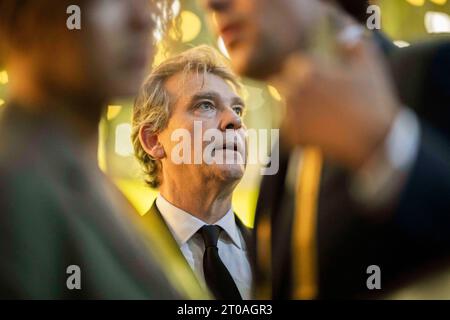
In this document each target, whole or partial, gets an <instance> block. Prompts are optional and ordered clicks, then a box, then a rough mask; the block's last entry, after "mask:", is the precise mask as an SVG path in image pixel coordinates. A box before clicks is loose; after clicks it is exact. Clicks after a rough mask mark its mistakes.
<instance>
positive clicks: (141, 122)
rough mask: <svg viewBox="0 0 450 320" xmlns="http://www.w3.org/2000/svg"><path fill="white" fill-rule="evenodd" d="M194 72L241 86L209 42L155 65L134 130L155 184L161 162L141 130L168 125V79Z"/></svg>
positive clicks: (138, 151)
mask: <svg viewBox="0 0 450 320" xmlns="http://www.w3.org/2000/svg"><path fill="white" fill-rule="evenodd" d="M192 72H193V73H196V74H203V75H205V74H206V73H211V74H214V75H217V76H219V77H221V78H222V79H224V80H227V81H230V82H231V83H232V84H233V85H234V86H235V87H236V88H237V89H239V88H240V87H241V85H240V83H239V81H238V79H237V77H236V76H235V75H234V74H233V72H232V71H231V69H230V67H229V65H228V63H227V61H226V60H225V59H224V58H223V57H222V56H221V55H220V54H219V53H218V52H217V50H215V49H213V48H211V47H209V46H206V45H202V46H198V47H195V48H192V49H189V50H187V51H184V52H183V53H181V54H178V55H176V56H174V57H172V58H169V59H167V60H165V61H164V62H162V63H161V64H160V65H159V66H157V67H155V68H154V69H153V71H152V72H151V74H150V75H149V76H148V77H147V79H146V80H145V82H144V84H143V85H142V87H141V89H140V91H139V94H138V97H137V98H136V101H135V104H134V108H133V120H132V127H133V128H132V134H131V139H132V142H133V146H134V151H135V156H136V158H137V160H138V161H139V162H140V164H141V166H142V168H143V170H144V175H145V181H146V183H147V184H148V185H149V186H150V187H152V188H157V187H159V186H160V185H161V182H162V181H161V177H160V173H161V169H162V164H161V161H160V160H157V159H153V158H152V157H151V156H150V155H149V154H148V153H147V152H146V151H145V150H144V148H143V147H142V145H141V142H140V140H139V131H140V130H141V128H143V127H145V129H144V130H146V131H147V132H148V133H150V134H158V133H160V132H161V131H162V130H164V129H165V128H166V126H167V124H168V122H169V118H170V98H169V94H168V92H167V90H166V88H165V82H166V81H167V80H168V79H169V78H170V77H172V76H174V75H176V74H178V73H182V74H183V75H184V76H183V79H186V76H187V75H188V74H189V73H192ZM183 81H184V80H183Z"/></svg>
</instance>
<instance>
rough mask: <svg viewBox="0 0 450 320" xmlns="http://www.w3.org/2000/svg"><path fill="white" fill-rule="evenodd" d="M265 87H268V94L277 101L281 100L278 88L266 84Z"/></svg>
mask: <svg viewBox="0 0 450 320" xmlns="http://www.w3.org/2000/svg"><path fill="white" fill-rule="evenodd" d="M267 89H269V93H270V95H271V96H272V97H273V98H274V99H275V100H277V101H281V95H280V93H279V92H278V90H277V89H276V88H275V87H273V86H267Z"/></svg>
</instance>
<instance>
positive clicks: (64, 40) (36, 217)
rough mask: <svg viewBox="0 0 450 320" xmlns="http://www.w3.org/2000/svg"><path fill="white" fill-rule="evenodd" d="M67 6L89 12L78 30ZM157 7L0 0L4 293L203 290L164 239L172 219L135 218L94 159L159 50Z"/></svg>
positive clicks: (58, 295)
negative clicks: (113, 108) (101, 129)
mask: <svg viewBox="0 0 450 320" xmlns="http://www.w3.org/2000/svg"><path fill="white" fill-rule="evenodd" d="M152 4H153V5H154V3H152ZM74 5H77V6H78V7H74ZM69 6H70V7H71V8H72V9H71V10H73V11H72V12H73V14H74V15H75V16H72V18H73V19H76V12H77V11H78V10H77V8H78V9H79V10H80V11H81V12H82V16H81V17H80V16H78V18H81V24H80V25H79V26H80V27H81V30H80V29H75V30H69V24H68V23H67V24H66V22H68V21H66V19H68V18H69V17H70V15H68V14H66V11H67V10H68V7H69ZM69 11H70V10H69ZM80 11H78V13H80ZM111 13H115V14H114V15H113V16H111ZM152 16H153V17H156V16H162V15H161V14H160V13H158V12H157V7H156V6H154V7H151V6H150V5H149V2H148V1H145V0H133V1H97V0H86V1H65V0H63V1H35V0H27V1H13V0H2V1H0V36H1V37H0V39H1V41H0V43H1V45H2V51H1V53H2V59H3V61H4V62H5V65H6V70H7V71H8V74H9V79H10V83H9V98H8V102H7V105H6V106H5V107H4V108H3V110H1V118H0V135H1V137H2V138H1V139H0V252H1V254H0V298H7V299H72V298H74V299H79V298H82V299H181V298H202V297H205V296H206V295H205V294H204V293H203V290H202V289H201V288H200V287H199V286H198V285H197V282H196V279H195V278H194V277H193V276H192V275H191V273H192V272H191V271H190V269H189V268H184V265H183V261H182V260H181V259H179V258H178V256H177V251H176V250H177V248H176V247H171V246H170V245H169V244H168V242H164V241H163V242H159V241H161V240H164V239H166V238H170V234H168V233H167V232H166V231H165V230H164V226H163V225H158V224H153V225H151V226H147V225H142V223H141V222H140V221H139V222H138V221H137V219H136V218H135V217H136V216H137V213H136V211H135V209H134V208H133V207H132V206H131V204H129V203H128V202H127V200H126V199H125V198H124V197H123V195H122V194H121V193H120V192H119V191H118V190H117V188H115V187H114V185H113V184H112V183H111V182H110V181H109V180H108V179H107V178H106V177H105V176H104V174H103V173H102V172H101V171H100V169H99V168H98V166H97V151H96V150H97V146H98V140H97V131H98V123H99V121H100V117H101V114H102V112H103V110H104V107H105V106H107V104H108V102H109V101H110V100H111V99H112V98H114V97H118V96H130V95H133V94H135V93H136V91H137V89H136V88H138V86H139V84H140V82H141V81H142V79H143V76H144V70H145V66H146V64H147V63H148V61H147V60H148V59H147V57H150V56H152V53H151V52H148V49H149V48H151V47H152V46H153V43H152V41H151V38H150V37H149V34H151V32H152V31H153V29H154V28H155V22H154V21H153V19H152V18H151V17H152ZM164 16H166V15H164ZM76 24H77V23H75V25H76Z"/></svg>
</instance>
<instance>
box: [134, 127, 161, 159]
mask: <svg viewBox="0 0 450 320" xmlns="http://www.w3.org/2000/svg"><path fill="white" fill-rule="evenodd" d="M139 141H140V142H141V145H142V148H143V149H144V150H145V152H147V153H148V154H149V155H150V156H151V157H152V158H153V159H155V160H161V159H163V158H165V157H166V152H165V151H164V147H163V146H162V145H161V143H160V142H159V140H158V135H157V134H154V133H152V132H151V130H150V129H149V128H148V126H145V125H144V126H142V127H141V128H140V129H139Z"/></svg>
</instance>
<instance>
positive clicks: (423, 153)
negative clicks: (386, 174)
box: [395, 128, 450, 247]
mask: <svg viewBox="0 0 450 320" xmlns="http://www.w3.org/2000/svg"><path fill="white" fill-rule="evenodd" d="M423 131H424V133H423V135H422V141H421V145H420V148H419V152H418V156H417V159H416V161H415V163H414V166H413V167H412V170H411V172H410V173H409V178H408V180H407V182H406V184H405V188H404V190H403V192H402V193H401V196H400V201H399V206H398V209H397V211H396V214H395V221H396V222H397V223H398V224H399V225H401V226H402V227H403V228H404V229H405V230H406V231H407V232H408V233H411V234H412V235H415V236H419V237H424V238H427V239H431V240H432V241H433V242H436V243H441V244H445V245H446V246H448V247H450V144H449V142H448V141H445V140H444V139H441V138H440V137H439V136H438V134H436V133H435V132H433V130H432V129H430V128H423Z"/></svg>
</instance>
